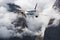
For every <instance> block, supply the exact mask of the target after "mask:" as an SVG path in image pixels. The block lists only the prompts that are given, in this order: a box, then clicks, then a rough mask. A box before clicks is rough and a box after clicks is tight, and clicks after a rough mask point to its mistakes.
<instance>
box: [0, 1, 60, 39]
mask: <svg viewBox="0 0 60 40" xmlns="http://www.w3.org/2000/svg"><path fill="white" fill-rule="evenodd" d="M7 3H14V4H16V5H19V6H21V7H22V9H23V10H25V11H26V10H32V9H34V7H35V5H36V3H38V6H37V12H38V15H39V16H38V18H36V17H34V18H32V17H31V16H28V15H27V17H26V21H27V24H28V28H24V32H22V33H16V31H15V27H14V25H13V24H11V22H12V21H14V20H15V19H16V18H17V14H15V13H14V12H9V11H8V10H7V9H9V7H8V5H7ZM54 3H55V0H1V1H0V35H1V36H0V38H9V37H11V36H18V37H22V35H24V34H25V35H27V33H28V34H29V35H40V34H41V33H42V35H44V31H45V28H46V27H47V26H48V22H49V20H50V19H51V18H55V19H56V20H55V21H54V23H53V24H57V21H58V20H59V19H60V18H59V17H60V15H59V12H58V11H56V10H54V9H53V8H52V7H53V5H54ZM40 27H41V31H39V30H40V29H39V28H40ZM7 34H8V35H7Z"/></svg>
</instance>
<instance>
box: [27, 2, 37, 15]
mask: <svg viewBox="0 0 60 40" xmlns="http://www.w3.org/2000/svg"><path fill="white" fill-rule="evenodd" d="M36 8H37V3H36V5H35V8H34V9H33V10H29V11H27V15H34V14H35V13H36V11H37V10H36Z"/></svg>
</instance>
